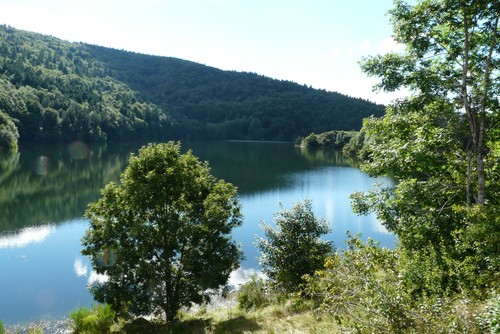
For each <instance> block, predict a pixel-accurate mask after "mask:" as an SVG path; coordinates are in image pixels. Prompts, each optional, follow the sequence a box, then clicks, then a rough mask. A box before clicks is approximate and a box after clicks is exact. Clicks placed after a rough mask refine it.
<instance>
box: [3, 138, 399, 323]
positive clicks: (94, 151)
mask: <svg viewBox="0 0 500 334" xmlns="http://www.w3.org/2000/svg"><path fill="white" fill-rule="evenodd" d="M139 147H140V144H137V143H108V144H100V145H92V146H87V145H85V144H84V143H81V142H75V143H72V144H71V145H55V146H54V145H51V146H49V145H46V146H44V145H30V146H23V147H21V148H20V151H19V153H18V154H16V155H12V156H10V157H7V158H4V159H3V160H1V161H0V268H1V270H2V272H1V275H0V296H1V297H0V320H1V321H3V322H4V324H6V325H13V324H16V323H24V322H29V321H39V320H52V319H58V318H62V317H65V316H67V315H68V314H69V313H70V312H71V311H72V310H75V309H76V308H78V307H79V306H90V305H91V304H92V302H93V299H92V296H91V295H90V293H89V292H88V291H87V288H86V286H87V284H88V283H89V282H92V281H95V280H99V279H101V277H99V275H97V274H96V273H95V272H94V271H93V270H92V268H91V266H90V262H89V260H88V259H87V258H86V257H84V256H82V255H81V254H80V248H81V246H80V238H81V237H82V236H83V233H84V231H85V229H86V228H87V225H88V222H87V221H86V220H85V219H84V218H82V216H83V213H84V211H85V208H86V206H87V204H88V203H90V202H92V201H95V200H97V199H98V198H99V190H100V189H101V188H102V187H103V186H104V185H105V184H106V183H108V182H109V181H112V180H118V178H119V176H120V174H121V172H122V171H123V170H124V169H125V167H126V165H127V162H128V158H129V155H130V153H131V152H134V153H135V152H137V150H138V148H139ZM187 149H191V150H192V151H193V153H194V154H195V155H196V156H198V157H199V158H200V159H201V160H207V161H208V162H209V164H210V166H211V168H212V174H213V175H214V176H216V177H218V178H223V179H225V180H226V181H228V182H231V183H233V184H234V185H236V186H237V187H238V191H239V199H240V203H241V204H242V211H243V215H244V223H243V225H242V226H241V227H239V228H237V229H235V230H234V232H233V236H234V238H235V240H236V241H237V242H239V243H241V245H242V248H243V251H244V254H245V260H244V261H243V262H242V263H241V269H240V270H238V271H237V272H235V273H233V275H232V276H231V284H239V283H241V282H242V281H244V280H245V279H246V278H247V277H248V276H249V275H250V274H251V273H253V272H255V271H258V270H259V266H258V251H257V249H256V248H255V246H254V244H253V243H254V242H255V236H256V235H261V236H262V235H263V233H262V231H261V229H260V226H259V222H260V221H265V223H266V224H271V223H272V220H273V215H274V213H275V212H277V211H278V210H280V205H281V206H282V207H283V208H286V209H289V208H291V206H292V204H293V203H295V202H299V201H302V200H304V199H305V198H308V199H310V200H311V201H312V207H313V211H314V213H315V215H316V217H317V218H323V219H326V220H327V221H328V222H329V224H330V225H331V227H332V230H333V232H332V233H330V234H328V235H327V236H325V239H328V240H332V241H333V242H334V243H335V246H336V247H337V248H343V247H345V243H344V240H345V238H346V231H350V232H351V233H352V234H354V233H358V232H359V233H362V234H363V238H364V239H366V238H367V237H372V238H373V239H375V240H377V241H379V242H380V244H381V245H382V246H386V247H393V245H394V242H395V237H394V236H393V235H392V234H390V233H388V232H387V231H386V230H385V228H384V227H383V226H382V225H381V224H380V223H379V222H378V221H377V219H376V217H375V216H373V215H369V216H356V215H354V214H353V213H352V212H351V208H350V200H349V195H350V194H351V193H352V192H354V191H360V190H368V189H370V188H372V186H373V184H375V183H384V184H391V183H392V180H391V179H389V178H378V179H374V178H370V177H368V176H367V175H366V174H364V173H363V172H361V171H360V170H359V168H357V165H356V163H355V161H353V160H351V159H349V158H346V157H344V156H343V155H342V154H341V153H340V152H326V151H316V152H310V151H303V150H301V149H299V148H296V147H294V146H293V145H292V144H290V143H266V142H208V143H207V142H203V143H201V142H185V143H183V150H184V151H185V150H187Z"/></svg>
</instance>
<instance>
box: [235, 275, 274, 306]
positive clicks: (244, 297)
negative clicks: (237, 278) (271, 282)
mask: <svg viewBox="0 0 500 334" xmlns="http://www.w3.org/2000/svg"><path fill="white" fill-rule="evenodd" d="M266 294H267V291H266V285H265V281H264V280H263V279H262V278H260V277H258V276H257V275H252V277H250V281H248V282H246V283H245V284H243V285H242V286H241V287H240V289H239V291H238V307H239V308H240V309H242V310H247V311H248V310H252V309H260V308H262V307H264V306H265V305H266V304H267V303H268V297H267V295H266Z"/></svg>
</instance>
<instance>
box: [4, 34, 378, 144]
mask: <svg viewBox="0 0 500 334" xmlns="http://www.w3.org/2000/svg"><path fill="white" fill-rule="evenodd" d="M383 112H384V107H383V106H380V105H375V104H373V103H370V102H368V101H364V100H361V99H355V98H351V97H347V96H344V95H341V94H338V93H333V92H327V91H323V90H316V89H313V88H308V87H306V86H302V85H299V84H296V83H293V82H288V81H280V80H275V79H270V78H267V77H264V76H261V75H257V74H253V73H239V72H234V71H222V70H218V69H216V68H212V67H208V66H205V65H201V64H197V63H193V62H189V61H185V60H181V59H175V58H169V57H158V56H148V55H143V54H138V53H132V52H126V51H120V50H114V49H109V48H104V47H99V46H93V45H88V44H82V43H70V42H66V41H62V40H60V39H57V38H55V37H51V36H44V35H40V34H36V33H31V32H25V31H21V30H16V29H14V28H11V27H8V26H2V25H0V147H4V148H9V147H10V148H13V147H15V146H16V145H17V141H18V140H19V141H22V142H47V143H50V142H61V141H63V142H67V141H73V140H84V141H87V142H97V141H110V140H115V141H117V140H135V139H183V138H193V139H253V140H294V139H295V138H297V137H298V136H301V135H302V136H304V135H307V134H309V133H311V132H314V131H316V132H322V131H326V130H330V129H336V130H353V129H359V128H360V127H361V123H362V119H363V118H364V117H367V116H369V115H376V116H380V115H382V114H383Z"/></svg>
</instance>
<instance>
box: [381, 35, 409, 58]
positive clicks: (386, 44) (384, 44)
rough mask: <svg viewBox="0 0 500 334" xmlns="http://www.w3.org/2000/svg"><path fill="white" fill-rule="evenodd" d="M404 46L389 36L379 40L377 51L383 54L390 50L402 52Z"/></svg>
mask: <svg viewBox="0 0 500 334" xmlns="http://www.w3.org/2000/svg"><path fill="white" fill-rule="evenodd" d="M404 48H405V47H404V45H403V44H399V43H398V42H396V41H395V40H394V39H393V38H392V37H387V38H385V39H383V40H381V41H380V42H378V43H377V45H376V51H377V53H378V54H381V55H383V54H386V53H389V52H401V51H403V50H404Z"/></svg>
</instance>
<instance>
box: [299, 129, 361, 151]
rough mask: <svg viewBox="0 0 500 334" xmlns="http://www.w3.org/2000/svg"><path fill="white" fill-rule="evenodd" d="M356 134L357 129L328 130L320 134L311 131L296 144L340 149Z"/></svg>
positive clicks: (307, 146) (306, 146) (312, 147)
mask: <svg viewBox="0 0 500 334" xmlns="http://www.w3.org/2000/svg"><path fill="white" fill-rule="evenodd" d="M357 134H358V132H357V131H328V132H323V133H320V134H315V133H314V132H313V133H311V134H310V135H308V136H307V137H305V138H302V139H300V140H298V142H297V145H298V146H301V147H305V148H310V149H314V148H326V149H342V148H343V147H344V146H345V145H347V144H348V143H349V142H350V141H351V139H352V138H354V137H356V135H357Z"/></svg>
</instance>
